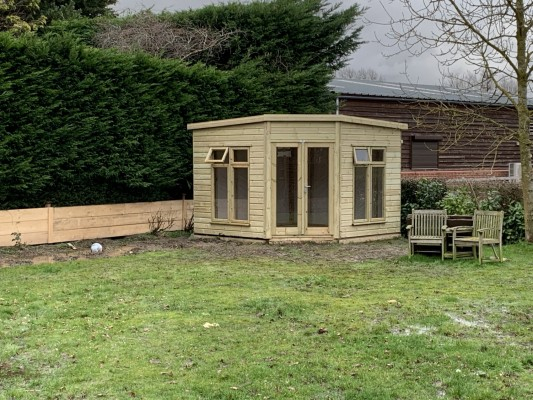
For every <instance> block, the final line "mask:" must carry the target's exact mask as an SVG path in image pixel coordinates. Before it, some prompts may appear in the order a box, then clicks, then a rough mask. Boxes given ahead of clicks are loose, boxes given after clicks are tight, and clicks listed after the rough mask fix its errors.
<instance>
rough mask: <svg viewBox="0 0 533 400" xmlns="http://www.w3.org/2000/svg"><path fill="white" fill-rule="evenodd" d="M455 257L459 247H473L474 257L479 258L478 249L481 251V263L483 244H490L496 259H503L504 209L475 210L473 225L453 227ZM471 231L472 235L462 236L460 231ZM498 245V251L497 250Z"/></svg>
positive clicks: (481, 260) (480, 261) (480, 260)
mask: <svg viewBox="0 0 533 400" xmlns="http://www.w3.org/2000/svg"><path fill="white" fill-rule="evenodd" d="M451 230H452V232H453V235H452V248H453V249H452V252H453V259H454V260H455V258H456V255H457V247H472V252H473V254H474V258H477V257H478V256H477V255H476V250H478V253H479V263H480V264H481V263H482V262H483V246H484V245H490V246H491V248H492V252H493V253H494V256H495V257H496V259H497V260H498V261H500V262H502V261H503V256H502V231H503V211H480V210H476V211H475V212H474V220H473V226H469V227H466V226H458V227H455V228H451ZM464 232H466V233H471V235H470V236H461V235H460V234H459V235H458V233H463V234H464ZM496 246H498V252H496Z"/></svg>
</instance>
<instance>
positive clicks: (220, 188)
mask: <svg viewBox="0 0 533 400" xmlns="http://www.w3.org/2000/svg"><path fill="white" fill-rule="evenodd" d="M205 161H206V162H208V163H212V164H213V174H212V177H213V186H212V187H213V201H212V204H213V220H214V221H217V222H227V223H243V222H247V221H248V198H249V195H248V193H249V184H248V180H249V174H248V169H249V165H250V164H249V159H248V149H247V148H229V147H220V148H215V147H213V148H210V149H209V152H208V153H207V157H206V159H205Z"/></svg>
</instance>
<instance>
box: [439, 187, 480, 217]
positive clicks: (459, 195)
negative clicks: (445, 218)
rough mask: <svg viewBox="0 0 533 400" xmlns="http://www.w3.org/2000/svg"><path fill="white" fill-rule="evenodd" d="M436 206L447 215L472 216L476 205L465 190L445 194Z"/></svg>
mask: <svg viewBox="0 0 533 400" xmlns="http://www.w3.org/2000/svg"><path fill="white" fill-rule="evenodd" d="M438 205H439V208H443V209H445V210H446V212H447V213H448V214H449V215H472V214H473V213H474V210H475V209H476V203H475V202H474V199H473V198H472V195H470V193H468V190H467V189H466V188H463V189H458V190H453V191H451V192H448V193H446V195H445V196H444V197H443V198H442V200H440V201H439V203H438Z"/></svg>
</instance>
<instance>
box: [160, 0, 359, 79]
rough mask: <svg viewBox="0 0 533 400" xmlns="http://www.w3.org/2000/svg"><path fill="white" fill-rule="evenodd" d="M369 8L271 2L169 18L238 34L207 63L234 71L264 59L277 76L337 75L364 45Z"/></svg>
mask: <svg viewBox="0 0 533 400" xmlns="http://www.w3.org/2000/svg"><path fill="white" fill-rule="evenodd" d="M363 12H364V9H363V8H361V7H359V6H358V5H357V4H354V5H352V6H350V7H348V8H345V9H342V10H341V9H340V3H339V4H335V5H330V3H329V2H328V1H326V0H271V1H253V2H250V3H238V2H233V3H228V4H222V5H210V6H207V7H203V8H200V9H197V10H189V11H185V12H178V13H173V14H170V13H164V14H163V17H164V18H167V19H169V20H171V21H173V22H174V23H175V24H176V25H177V26H191V25H192V26H198V27H203V28H208V29H210V30H213V31H218V32H235V33H236V34H234V35H232V37H231V39H230V40H229V41H228V43H227V45H226V46H224V48H223V49H221V51H218V52H217V53H216V54H209V55H208V57H206V58H205V59H204V60H202V61H204V62H206V63H208V64H210V65H214V66H217V67H219V68H222V69H231V68H234V67H235V66H237V65H239V64H242V63H243V62H246V61H249V60H261V61H263V63H264V65H265V66H268V68H269V69H270V70H271V71H274V70H276V71H289V70H295V69H300V70H302V69H306V68H310V67H312V66H314V65H319V64H322V65H325V66H327V67H328V68H329V69H330V70H331V71H332V72H333V71H336V70H338V69H340V68H342V67H344V66H345V64H346V61H347V59H348V56H349V55H350V54H351V53H353V52H354V51H355V50H356V49H357V48H358V47H359V45H360V44H361V43H362V42H361V41H360V32H361V29H362V27H361V26H357V22H358V19H359V17H361V16H362V14H363Z"/></svg>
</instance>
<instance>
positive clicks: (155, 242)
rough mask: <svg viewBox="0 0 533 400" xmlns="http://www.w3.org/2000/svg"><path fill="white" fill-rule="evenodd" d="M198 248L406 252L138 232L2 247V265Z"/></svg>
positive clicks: (335, 254)
mask: <svg viewBox="0 0 533 400" xmlns="http://www.w3.org/2000/svg"><path fill="white" fill-rule="evenodd" d="M94 242H98V243H100V244H102V246H103V249H104V250H103V252H102V253H98V254H92V253H91V250H90V248H91V244H93V243H94ZM185 248H194V249H199V250H201V251H203V252H205V253H206V255H207V254H209V257H210V258H212V259H228V258H236V257H239V258H246V257H275V258H281V259H286V260H292V261H304V262H305V260H315V261H316V260H321V261H324V262H336V261H355V262H358V261H364V260H369V259H388V258H395V257H398V256H401V255H405V254H406V253H407V250H406V244H405V242H404V241H403V240H402V239H394V240H384V241H383V240H382V241H377V242H365V243H357V244H355V243H352V244H338V243H298V244H265V243H257V242H253V243H248V242H238V241H226V240H220V239H210V240H205V239H201V240H200V239H192V238H189V237H185V236H178V237H175V236H174V237H173V236H170V235H162V236H153V235H139V236H131V237H126V238H118V239H98V240H82V241H78V242H71V243H59V244H52V245H37V246H19V247H0V267H9V266H15V265H28V264H43V263H53V262H61V261H72V260H81V259H91V258H102V257H104V258H106V257H120V256H123V255H128V254H138V253H144V252H148V251H159V250H168V251H172V250H177V249H185Z"/></svg>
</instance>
